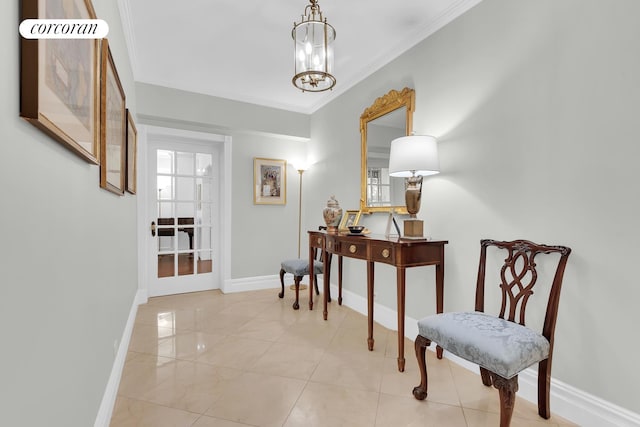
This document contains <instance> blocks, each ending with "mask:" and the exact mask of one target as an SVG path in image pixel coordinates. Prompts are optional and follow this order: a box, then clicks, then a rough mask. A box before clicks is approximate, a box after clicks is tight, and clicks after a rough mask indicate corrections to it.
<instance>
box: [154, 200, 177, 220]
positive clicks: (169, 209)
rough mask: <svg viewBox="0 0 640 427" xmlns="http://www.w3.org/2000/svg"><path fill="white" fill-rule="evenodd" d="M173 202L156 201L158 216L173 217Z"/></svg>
mask: <svg viewBox="0 0 640 427" xmlns="http://www.w3.org/2000/svg"><path fill="white" fill-rule="evenodd" d="M175 216H176V214H175V203H173V202H159V203H158V218H174V217H175Z"/></svg>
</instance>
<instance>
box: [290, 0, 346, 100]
mask: <svg viewBox="0 0 640 427" xmlns="http://www.w3.org/2000/svg"><path fill="white" fill-rule="evenodd" d="M309 2H310V3H311V4H309V5H307V7H305V9H304V15H302V20H301V21H300V22H299V23H297V24H296V23H295V22H294V23H293V30H292V31H291V36H292V37H293V46H294V53H295V75H294V76H293V79H292V80H291V81H292V82H293V85H294V86H295V87H297V88H298V89H301V90H302V91H303V92H305V91H307V92H322V91H325V90H327V89H331V88H333V87H334V86H335V84H336V78H335V77H333V75H332V74H331V73H332V72H333V46H332V45H333V41H334V40H335V39H336V30H335V29H334V28H333V27H332V26H331V25H329V24H327V20H326V18H325V19H323V17H322V12H321V11H320V5H319V4H318V1H317V0H309Z"/></svg>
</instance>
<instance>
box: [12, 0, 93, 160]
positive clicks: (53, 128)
mask: <svg viewBox="0 0 640 427" xmlns="http://www.w3.org/2000/svg"><path fill="white" fill-rule="evenodd" d="M21 4H22V15H21V20H25V19H96V13H95V11H94V9H93V5H92V4H91V1H90V0H69V1H64V2H63V1H41V0H23V1H22V2H21ZM99 62H100V40H98V39H25V38H21V40H20V116H21V117H23V118H24V119H26V120H27V121H28V122H29V123H31V124H33V125H34V126H36V127H37V128H38V129H40V130H42V131H44V132H45V133H46V134H47V135H49V136H51V137H52V138H53V139H55V140H56V141H58V142H60V143H61V144H63V145H64V146H65V147H66V148H68V149H70V150H71V151H73V152H74V153H76V154H77V155H79V156H80V157H82V158H83V159H85V160H86V161H88V162H90V163H95V164H98V163H99V154H100V153H99V149H98V147H99V141H100V114H99V112H100V76H99V66H98V65H99Z"/></svg>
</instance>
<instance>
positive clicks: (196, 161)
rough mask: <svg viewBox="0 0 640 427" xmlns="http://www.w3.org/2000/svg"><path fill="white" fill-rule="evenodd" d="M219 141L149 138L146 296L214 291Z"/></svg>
mask: <svg viewBox="0 0 640 427" xmlns="http://www.w3.org/2000/svg"><path fill="white" fill-rule="evenodd" d="M221 152H222V148H221V144H215V143H211V142H209V143H194V142H178V141H175V140H171V139H166V140H165V139H162V140H154V141H149V145H148V153H147V155H148V157H147V159H148V165H149V168H148V172H149V177H148V185H149V187H150V188H149V191H148V212H149V217H150V218H149V222H148V224H149V232H150V234H151V238H152V243H151V244H150V245H149V246H150V252H151V254H150V255H151V260H150V262H149V264H148V265H149V266H150V271H149V276H148V277H149V279H150V280H149V296H158V295H169V294H178V293H185V292H196V291H203V290H209V289H219V288H220V282H221V274H220V271H221V264H220V253H221V245H220V241H221V233H220V229H221V209H220V206H221V203H220V194H221V174H220V164H221V160H220V157H221Z"/></svg>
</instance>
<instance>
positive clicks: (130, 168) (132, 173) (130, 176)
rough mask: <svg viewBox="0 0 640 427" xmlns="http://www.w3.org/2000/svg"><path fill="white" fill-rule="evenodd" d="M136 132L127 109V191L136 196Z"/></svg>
mask: <svg viewBox="0 0 640 427" xmlns="http://www.w3.org/2000/svg"><path fill="white" fill-rule="evenodd" d="M137 151H138V131H137V130H136V124H135V123H134V121H133V116H132V115H131V111H129V109H128V108H127V179H126V182H127V191H128V192H129V193H131V194H136V186H137V173H138V159H137Z"/></svg>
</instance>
